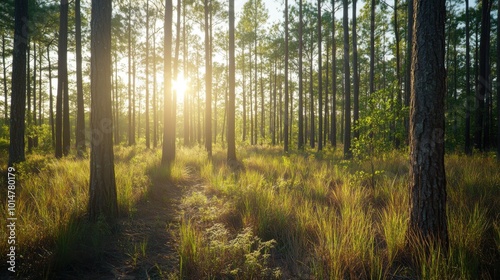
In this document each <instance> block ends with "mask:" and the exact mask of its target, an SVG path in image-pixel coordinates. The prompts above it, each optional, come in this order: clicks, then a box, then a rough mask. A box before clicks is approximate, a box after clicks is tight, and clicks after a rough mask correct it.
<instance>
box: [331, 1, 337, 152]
mask: <svg viewBox="0 0 500 280" xmlns="http://www.w3.org/2000/svg"><path fill="white" fill-rule="evenodd" d="M332 11H335V0H332ZM332 14H334V12H332ZM331 114H332V116H331V129H330V142H331V144H332V146H333V148H335V147H336V146H337V42H336V40H335V16H332V113H331Z"/></svg>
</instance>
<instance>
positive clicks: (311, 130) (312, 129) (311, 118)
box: [309, 36, 315, 148]
mask: <svg viewBox="0 0 500 280" xmlns="http://www.w3.org/2000/svg"><path fill="white" fill-rule="evenodd" d="M310 50H311V61H310V63H309V122H310V124H311V127H310V128H309V145H310V146H311V148H314V146H315V142H314V137H315V135H314V133H315V126H314V88H313V83H314V73H313V55H314V53H313V36H311V41H310Z"/></svg>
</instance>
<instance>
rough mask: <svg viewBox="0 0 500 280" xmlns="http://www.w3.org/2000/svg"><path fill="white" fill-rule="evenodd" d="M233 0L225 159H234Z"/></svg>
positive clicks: (230, 6) (232, 8)
mask: <svg viewBox="0 0 500 280" xmlns="http://www.w3.org/2000/svg"><path fill="white" fill-rule="evenodd" d="M235 66H236V63H235V59H234V0H229V96H228V104H227V161H228V162H231V161H236V142H235V141H236V139H235V79H236V78H235V74H236V67H235Z"/></svg>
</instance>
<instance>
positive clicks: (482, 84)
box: [474, 0, 491, 151]
mask: <svg viewBox="0 0 500 280" xmlns="http://www.w3.org/2000/svg"><path fill="white" fill-rule="evenodd" d="M490 10H491V4H490V2H489V0H483V1H482V11H481V39H480V43H479V76H478V79H477V81H476V83H477V88H478V90H477V93H476V102H477V104H478V106H477V109H476V117H475V127H474V131H475V133H474V145H475V147H476V148H477V149H479V150H480V151H483V150H484V148H485V146H484V144H485V139H486V138H487V135H485V134H484V128H485V118H484V116H485V113H486V109H485V97H486V94H487V91H488V90H489V80H488V74H489V73H488V72H489V68H490V66H489V54H490Z"/></svg>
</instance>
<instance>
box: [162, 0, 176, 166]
mask: <svg viewBox="0 0 500 280" xmlns="http://www.w3.org/2000/svg"><path fill="white" fill-rule="evenodd" d="M163 30H164V32H165V36H164V42H163V45H164V48H163V51H164V58H165V59H164V71H163V81H164V83H165V87H164V92H165V93H164V100H163V104H164V105H163V106H164V107H163V147H162V158H161V162H162V164H163V165H170V164H171V163H172V162H173V161H174V154H173V151H172V142H173V138H174V135H171V134H170V131H171V126H172V125H173V124H172V109H171V108H172V82H171V79H172V0H165V20H164V27H163Z"/></svg>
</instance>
